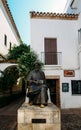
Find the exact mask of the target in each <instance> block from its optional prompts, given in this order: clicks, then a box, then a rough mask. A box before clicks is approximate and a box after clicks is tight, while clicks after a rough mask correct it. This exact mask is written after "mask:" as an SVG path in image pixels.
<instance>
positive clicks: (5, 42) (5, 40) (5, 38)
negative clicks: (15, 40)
mask: <svg viewBox="0 0 81 130" xmlns="http://www.w3.org/2000/svg"><path fill="white" fill-rule="evenodd" d="M4 45H5V46H7V36H6V35H4Z"/></svg>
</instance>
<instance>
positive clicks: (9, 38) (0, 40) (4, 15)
mask: <svg viewBox="0 0 81 130" xmlns="http://www.w3.org/2000/svg"><path fill="white" fill-rule="evenodd" d="M19 40H20V35H19V33H18V30H17V28H16V25H15V22H14V19H13V17H12V14H11V12H10V10H9V7H8V4H7V1H6V0H0V54H1V55H6V54H7V53H8V51H9V49H11V47H13V46H14V45H19V44H20V43H19Z"/></svg>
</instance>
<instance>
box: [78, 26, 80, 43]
mask: <svg viewBox="0 0 81 130" xmlns="http://www.w3.org/2000/svg"><path fill="white" fill-rule="evenodd" d="M78 43H79V44H81V28H80V29H79V30H78Z"/></svg>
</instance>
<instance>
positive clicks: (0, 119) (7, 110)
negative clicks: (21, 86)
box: [0, 98, 81, 130]
mask: <svg viewBox="0 0 81 130" xmlns="http://www.w3.org/2000/svg"><path fill="white" fill-rule="evenodd" d="M24 100H25V98H20V99H18V100H16V101H14V102H13V103H11V104H10V105H8V106H6V107H3V108H0V130H17V110H18V108H19V107H20V106H21V105H22V103H24ZM61 124H62V125H61V130H81V108H78V109H64V110H63V109H62V110H61Z"/></svg>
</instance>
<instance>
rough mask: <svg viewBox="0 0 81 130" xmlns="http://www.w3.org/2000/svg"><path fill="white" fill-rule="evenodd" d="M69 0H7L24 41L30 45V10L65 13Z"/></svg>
mask: <svg viewBox="0 0 81 130" xmlns="http://www.w3.org/2000/svg"><path fill="white" fill-rule="evenodd" d="M67 1H68V0H29V1H28V0H7V2H8V6H9V8H10V11H11V13H12V16H13V19H14V21H15V24H16V27H17V29H18V32H19V34H20V37H21V39H22V41H23V43H25V44H27V45H30V42H31V41H30V35H31V34H30V13H29V12H30V11H36V12H37V11H38V12H52V13H63V11H64V8H65V6H66V3H67Z"/></svg>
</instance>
